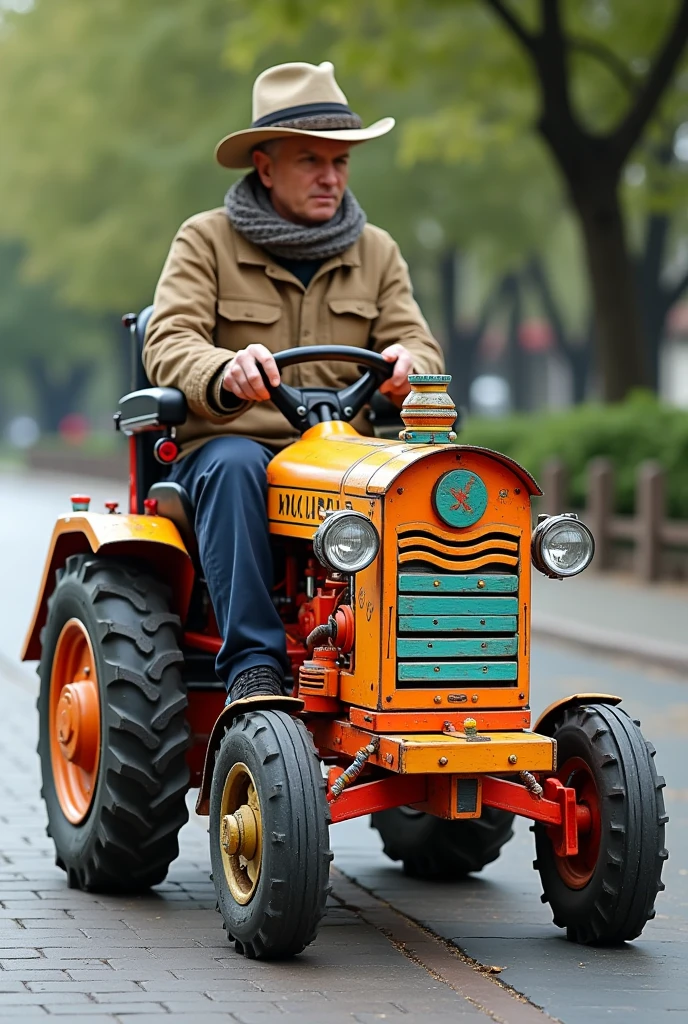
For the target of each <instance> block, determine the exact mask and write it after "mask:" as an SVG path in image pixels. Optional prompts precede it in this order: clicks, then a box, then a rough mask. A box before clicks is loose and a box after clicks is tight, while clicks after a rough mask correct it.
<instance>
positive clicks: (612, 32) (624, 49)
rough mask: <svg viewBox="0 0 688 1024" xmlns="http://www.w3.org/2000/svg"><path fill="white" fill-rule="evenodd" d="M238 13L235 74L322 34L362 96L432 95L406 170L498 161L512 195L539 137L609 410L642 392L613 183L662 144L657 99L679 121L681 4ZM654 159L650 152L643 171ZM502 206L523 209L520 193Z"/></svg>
mask: <svg viewBox="0 0 688 1024" xmlns="http://www.w3.org/2000/svg"><path fill="white" fill-rule="evenodd" d="M232 9H233V11H234V13H235V15H236V18H237V20H236V21H235V23H234V25H233V28H232V33H231V36H230V38H229V43H228V52H229V58H230V61H231V64H232V66H234V67H235V68H237V69H240V68H247V67H249V66H252V65H253V64H254V63H255V61H256V58H257V56H258V55H259V54H262V53H265V52H266V51H269V50H270V49H271V47H273V46H274V44H275V42H277V41H278V40H281V41H282V43H283V44H284V43H285V42H290V41H291V42H293V41H295V40H308V39H309V38H311V37H312V34H313V32H314V26H316V28H317V26H320V25H322V26H326V27H327V28H328V29H329V30H330V31H331V32H332V35H333V46H332V48H331V51H330V54H331V56H332V57H333V59H337V60H338V61H339V62H341V63H343V64H344V65H345V66H346V67H348V68H350V69H352V70H354V69H355V70H356V71H358V73H359V74H360V75H361V76H362V78H363V79H364V80H365V82H366V83H367V85H368V86H369V87H370V86H377V87H379V86H382V85H384V86H387V87H388V86H389V85H390V83H391V84H394V85H398V86H400V87H406V88H408V86H409V85H413V86H416V87H418V88H422V89H423V90H425V91H427V90H428V89H431V90H432V93H433V96H434V110H433V111H432V112H431V113H429V114H428V113H425V114H423V115H421V116H419V117H415V118H413V117H411V118H410V119H407V121H406V123H405V125H404V131H403V135H402V145H401V152H402V156H403V157H404V158H405V159H407V160H414V159H415V160H425V161H442V162H448V163H451V164H457V165H465V164H466V163H472V164H473V165H479V166H481V167H483V168H484V167H487V166H489V164H490V163H491V162H492V161H496V162H497V163H498V164H499V165H500V167H501V169H502V173H503V179H502V180H503V181H507V180H509V177H510V175H509V172H510V161H511V160H512V158H513V156H514V153H515V152H517V151H518V150H519V149H520V148H521V147H522V146H523V145H524V141H525V140H526V139H527V138H528V137H529V136H530V135H532V129H533V128H536V129H537V133H538V136H539V138H540V139H541V141H542V142H543V143H544V145H545V147H546V150H547V151H548V153H549V157H550V159H551V160H552V162H553V164H554V166H555V167H556V169H557V171H558V173H559V174H560V176H561V178H562V179H563V182H564V184H565V187H566V193H567V196H568V199H569V201H570V203H571V206H572V208H573V210H574V211H575V214H576V217H577V221H578V225H579V228H580V233H581V241H582V247H583V251H584V253H585V258H586V262H587V268H588V276H589V282H590V290H591V293H592V297H593V301H594V310H595V325H596V334H597V338H598V341H599V352H598V355H599V363H600V369H601V371H602V377H603V383H604V392H605V395H606V397H607V398H609V399H618V398H621V397H622V396H623V395H624V394H626V392H627V391H628V390H629V389H630V388H632V387H634V386H637V385H639V384H642V383H644V382H646V381H647V379H648V370H647V365H646V359H645V346H644V339H643V321H642V318H641V315H640V309H639V304H638V295H637V289H636V282H635V277H634V267H633V259H632V255H631V252H630V247H629V241H628V225H627V223H626V217H625V213H624V209H623V207H622V203H621V199H620V192H621V187H622V183H623V179H622V173H623V170H624V167H625V166H626V165H627V163H628V161H629V158H631V157H633V156H634V154H635V153H636V152H637V149H638V145H639V143H640V142H641V140H642V139H644V138H648V137H651V136H652V133H653V132H656V130H657V125H658V114H659V112H660V104H661V103H662V101H663V99H664V100H665V104H664V106H672V107H673V108H674V112H676V108H678V109H679V110H680V112H681V116H680V120H683V119H684V118H685V116H686V80H685V76H684V75H680V76H679V78H678V87H677V89H675V90H673V95H671V96H670V97H669V98H668V99H667V90H668V89H669V85H670V83H671V82H672V80H673V79H674V78H675V76H676V72H677V69H679V67H680V68H683V64H682V61H683V55H684V50H685V44H686V40H687V39H688V0H655V2H654V3H652V4H647V3H646V2H645V0H623V2H621V0H594V2H592V0H591V2H588V3H567V4H565V3H564V2H563V0H521V2H514V3H511V4H510V3H509V2H508V0H463V2H456V0H453V2H452V0H378V2H376V4H375V5H371V4H370V3H369V0H350V2H349V3H347V4H345V5H343V4H341V3H339V0H317V2H316V0H263V2H261V3H259V4H251V5H250V6H247V4H246V3H245V2H244V0H232ZM629 95H630V98H629ZM674 123H678V121H674ZM668 141H669V144H671V143H672V142H673V140H671V139H670V140H668ZM652 160H653V153H652V152H647V151H646V152H645V153H644V154H643V161H644V162H645V163H648V162H652ZM510 184H511V183H510ZM663 191H664V197H663V201H664V202H666V201H667V199H668V190H667V189H666V188H664V190H663ZM683 191H684V192H685V185H683ZM509 192H510V196H511V197H512V201H513V202H514V205H517V199H516V197H518V202H520V200H521V196H520V194H519V193H518V192H517V191H516V190H514V189H512V188H511V187H510V188H509ZM646 195H647V194H646ZM649 198H650V200H651V199H653V198H657V197H656V195H655V196H653V195H649Z"/></svg>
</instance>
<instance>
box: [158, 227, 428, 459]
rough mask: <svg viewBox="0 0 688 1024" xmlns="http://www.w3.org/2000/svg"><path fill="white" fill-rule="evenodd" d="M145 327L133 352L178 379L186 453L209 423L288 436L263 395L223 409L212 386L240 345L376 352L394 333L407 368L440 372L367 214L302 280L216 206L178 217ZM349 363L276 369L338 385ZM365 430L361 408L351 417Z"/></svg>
mask: <svg viewBox="0 0 688 1024" xmlns="http://www.w3.org/2000/svg"><path fill="white" fill-rule="evenodd" d="M154 306H155V311H154V313H153V315H152V317H151V320H150V322H149V326H148V330H147V332H146V342H145V345H144V350H143V362H144V366H145V368H146V373H147V374H148V377H149V379H150V381H151V383H153V384H155V385H158V386H160V387H174V388H180V389H181V390H182V391H183V392H184V393H185V395H186V399H187V402H188V406H189V417H188V420H187V422H186V423H185V424H184V426H182V427H180V428H179V431H178V438H179V440H180V442H181V444H182V446H183V454H187V453H188V452H189V451H192V450H193V449H194V448H196V447H198V445H199V444H202V443H203V442H204V441H207V440H208V439H209V438H211V437H216V436H217V435H220V434H240V435H242V436H244V437H250V438H253V439H254V440H256V441H261V442H262V443H264V444H268V445H270V446H271V447H273V448H282V447H284V446H285V445H286V444H288V443H290V442H291V441H293V440H294V439H295V438H296V436H297V435H296V433H295V431H294V430H293V428H292V427H291V426H290V425H289V424H288V423H287V421H286V420H285V419H284V417H283V416H282V414H281V413H280V412H279V411H278V410H277V409H276V408H275V406H274V405H273V404H272V402H253V403H251V402H245V403H243V404H242V405H241V406H239V407H238V408H234V409H233V411H231V412H230V411H228V409H227V408H226V407H224V408H223V404H224V402H225V401H229V404H230V406H231V399H230V396H229V393H228V392H226V391H223V389H222V388H221V384H222V376H223V372H224V369H225V367H226V366H227V363H228V362H229V361H230V360H231V358H232V356H233V355H234V354H235V353H236V352H237V351H239V349H243V348H246V346H247V345H251V344H262V345H265V346H266V347H267V348H269V349H270V350H271V351H272V352H280V351H281V350H283V349H287V348H295V347H297V346H307V345H316V344H319V345H353V346H357V347H358V348H366V347H367V348H373V349H375V350H376V351H378V352H380V351H381V350H382V349H384V348H385V347H386V346H387V345H391V344H392V343H393V342H400V343H401V344H402V345H404V346H405V347H406V348H407V349H409V351H410V352H412V353H413V354H414V357H415V363H414V369H415V370H416V372H418V373H442V372H443V358H442V352H441V349H440V347H439V345H438V344H437V342H436V341H435V340H434V338H433V337H432V335H431V334H430V330H429V328H428V325H427V323H426V322H425V320H424V319H423V316H422V314H421V312H420V310H419V308H418V305H417V304H416V302H415V300H414V298H413V294H412V291H411V282H410V279H409V274H408V268H407V266H406V264H405V263H404V261H403V259H402V257H401V253H400V252H399V248H398V246H397V244H396V242H394V240H393V239H392V238H391V237H390V236H389V235H388V234H387V232H385V231H382V230H381V229H380V228H376V227H373V226H372V225H370V224H369V225H367V226H366V227H365V229H364V231H363V234H362V235H361V237H360V238H359V240H358V241H357V242H356V243H355V244H354V245H352V246H350V247H349V248H348V249H347V250H346V251H345V252H343V253H342V254H341V255H339V256H334V257H333V258H332V259H329V260H327V262H326V263H324V264H323V266H322V267H320V269H319V270H318V271H317V273H316V274H315V275H314V277H313V279H312V280H311V282H310V284H309V285H308V288H306V289H304V287H303V285H302V284H301V282H300V281H299V280H297V278H295V277H294V275H293V274H291V273H290V272H289V271H288V270H285V269H284V268H283V267H281V266H280V265H279V264H278V263H276V262H275V261H274V260H273V259H272V258H271V256H270V255H269V253H267V252H266V251H264V250H263V249H260V248H258V247H257V246H255V245H253V244H252V243H251V242H248V241H246V239H245V238H243V237H242V236H241V235H239V234H238V233H237V232H236V231H235V230H234V228H233V227H232V225H231V224H230V222H229V220H228V218H227V215H226V213H225V211H224V209H222V208H220V209H216V210H209V211H208V212H207V213H200V214H198V215H197V216H195V217H192V218H191V219H190V220H188V221H186V222H185V223H184V224H183V225H182V226H181V228H180V229H179V232H178V233H177V236H176V238H175V239H174V241H173V243H172V247H171V249H170V252H169V255H168V257H167V260H166V262H165V266H164V268H163V271H162V274H161V276H160V280H159V282H158V286H157V289H156V292H155V300H154ZM358 375H359V371H358V370H357V368H356V366H355V365H354V364H348V363H304V364H303V365H301V366H293V367H288V368H287V369H286V370H285V371H284V376H283V379H284V380H285V382H286V383H288V384H294V385H295V386H297V387H298V386H301V387H313V386H318V385H319V386H326V387H337V388H341V387H344V386H345V385H346V384H350V383H352V382H353V381H354V380H356V379H357V377H358ZM355 425H356V427H357V428H358V429H359V430H360V431H361V432H362V433H367V434H370V433H371V428H370V424H369V423H368V420H367V418H366V417H364V416H359V417H358V418H357V420H356V421H355Z"/></svg>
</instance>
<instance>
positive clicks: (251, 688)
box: [225, 665, 284, 704]
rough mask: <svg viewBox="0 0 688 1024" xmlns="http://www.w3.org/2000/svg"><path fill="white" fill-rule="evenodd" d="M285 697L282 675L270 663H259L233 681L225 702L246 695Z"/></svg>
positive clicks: (228, 702)
mask: <svg viewBox="0 0 688 1024" xmlns="http://www.w3.org/2000/svg"><path fill="white" fill-rule="evenodd" d="M263 696H264V697H283V696H284V685H283V682H282V676H281V675H280V674H279V672H277V671H276V670H275V669H274V668H272V667H271V666H269V665H257V666H256V667H255V668H247V669H246V670H245V671H244V672H240V673H239V675H238V676H237V677H236V679H235V680H234V682H233V683H232V685H231V687H230V690H229V695H228V697H227V700H226V702H225V704H232V703H233V702H234V701H235V700H242V699H243V698H244V697H263Z"/></svg>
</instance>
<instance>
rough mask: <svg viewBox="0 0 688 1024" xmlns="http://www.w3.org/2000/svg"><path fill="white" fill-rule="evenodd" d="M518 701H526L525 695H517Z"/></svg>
mask: <svg viewBox="0 0 688 1024" xmlns="http://www.w3.org/2000/svg"><path fill="white" fill-rule="evenodd" d="M518 699H519V700H525V699H526V695H525V693H519V695H518Z"/></svg>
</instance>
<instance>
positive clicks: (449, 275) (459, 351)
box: [439, 249, 473, 409]
mask: <svg viewBox="0 0 688 1024" xmlns="http://www.w3.org/2000/svg"><path fill="white" fill-rule="evenodd" d="M456 277H457V253H456V250H455V249H448V250H447V251H446V252H445V253H443V254H442V256H441V258H440V265H439V279H440V309H441V311H442V324H443V328H444V339H445V360H446V364H447V373H450V374H451V377H452V381H451V384H450V385H449V391H450V393H451V396H452V398H453V399H454V402H455V403H456V405H457V406H459V407H460V408H464V409H467V408H468V393H469V389H470V386H471V380H472V377H473V353H472V351H471V348H472V346H471V345H470V343H469V344H466V341H467V339H466V338H465V337H464V332H463V331H460V330H459V329H458V327H457V322H456V320H457V309H456V283H457V282H456Z"/></svg>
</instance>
